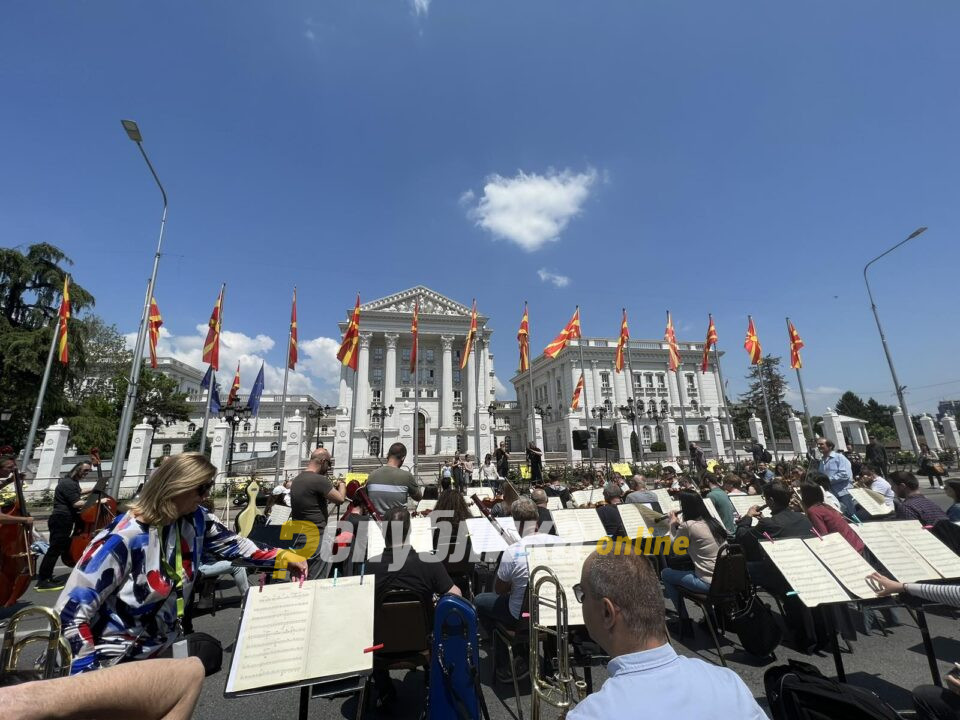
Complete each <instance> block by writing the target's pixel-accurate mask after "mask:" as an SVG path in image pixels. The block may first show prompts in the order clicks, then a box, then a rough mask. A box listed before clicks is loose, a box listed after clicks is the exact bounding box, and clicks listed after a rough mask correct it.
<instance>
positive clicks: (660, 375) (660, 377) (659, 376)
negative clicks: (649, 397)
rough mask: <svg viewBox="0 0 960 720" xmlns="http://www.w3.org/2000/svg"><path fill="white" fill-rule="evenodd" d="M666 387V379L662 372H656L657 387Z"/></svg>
mask: <svg viewBox="0 0 960 720" xmlns="http://www.w3.org/2000/svg"><path fill="white" fill-rule="evenodd" d="M666 387H667V379H666V377H664V375H663V373H657V389H659V390H664V389H665V388H666Z"/></svg>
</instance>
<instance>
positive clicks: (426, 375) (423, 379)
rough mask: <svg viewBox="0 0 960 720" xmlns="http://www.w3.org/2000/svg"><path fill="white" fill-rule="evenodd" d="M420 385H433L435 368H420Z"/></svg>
mask: <svg viewBox="0 0 960 720" xmlns="http://www.w3.org/2000/svg"><path fill="white" fill-rule="evenodd" d="M420 384H421V385H433V368H420Z"/></svg>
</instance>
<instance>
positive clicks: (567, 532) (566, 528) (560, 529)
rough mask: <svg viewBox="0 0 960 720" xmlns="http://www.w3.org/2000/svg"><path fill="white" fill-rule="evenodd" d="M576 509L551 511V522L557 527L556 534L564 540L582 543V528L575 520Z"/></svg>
mask: <svg viewBox="0 0 960 720" xmlns="http://www.w3.org/2000/svg"><path fill="white" fill-rule="evenodd" d="M575 512H577V511H576V510H556V511H554V512H553V513H552V515H553V524H554V526H555V527H556V529H557V536H558V537H560V538H563V540H565V541H566V542H571V543H582V542H583V528H581V527H580V523H579V522H578V521H577V517H576V515H574V514H573V513H575Z"/></svg>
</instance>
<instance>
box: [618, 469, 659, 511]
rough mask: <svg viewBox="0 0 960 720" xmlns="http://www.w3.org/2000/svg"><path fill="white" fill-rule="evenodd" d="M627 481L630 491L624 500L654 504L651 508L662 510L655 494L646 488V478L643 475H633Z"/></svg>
mask: <svg viewBox="0 0 960 720" xmlns="http://www.w3.org/2000/svg"><path fill="white" fill-rule="evenodd" d="M628 482H629V485H630V490H631V491H632V492H630V493H628V494H627V497H626V498H624V502H628V503H647V504H649V505H653V506H655V507H654V508H653V509H654V510H656V511H658V512H662V511H661V509H660V500H659V499H658V498H657V496H656V494H654V493H653V492H651V491H650V490H647V480H646V478H644V477H643V475H639V474H637V475H634V476H633V477H632V478H630V480H629V481H628Z"/></svg>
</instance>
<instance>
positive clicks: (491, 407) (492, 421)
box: [477, 402, 497, 461]
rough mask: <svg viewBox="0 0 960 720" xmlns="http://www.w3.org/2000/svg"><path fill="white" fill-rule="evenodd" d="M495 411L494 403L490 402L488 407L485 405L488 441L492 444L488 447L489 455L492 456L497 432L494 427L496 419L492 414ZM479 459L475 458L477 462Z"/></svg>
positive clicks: (495, 446)
mask: <svg viewBox="0 0 960 720" xmlns="http://www.w3.org/2000/svg"><path fill="white" fill-rule="evenodd" d="M496 411H497V404H496V403H495V402H492V403H490V404H489V405H487V412H488V413H490V439H491V441H492V444H491V445H490V454H491V455H493V453H494V452H495V451H496V449H497V432H496V428H495V427H494V426H495V425H496V422H497V419H496V417H495V416H494V413H495V412H496ZM479 459H480V458H477V460H478V461H479Z"/></svg>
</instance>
